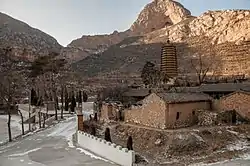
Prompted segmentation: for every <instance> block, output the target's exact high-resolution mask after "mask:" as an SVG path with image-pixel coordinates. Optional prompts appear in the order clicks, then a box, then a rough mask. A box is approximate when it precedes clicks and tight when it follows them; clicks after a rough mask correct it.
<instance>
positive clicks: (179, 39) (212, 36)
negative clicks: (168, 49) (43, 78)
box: [74, 0, 250, 77]
mask: <svg viewBox="0 0 250 166" xmlns="http://www.w3.org/2000/svg"><path fill="white" fill-rule="evenodd" d="M157 2H158V3H157ZM159 2H161V3H159ZM169 2H173V1H171V0H165V1H164V0H159V1H156V0H155V1H153V2H152V3H153V5H152V3H151V4H149V5H147V6H146V7H145V9H143V11H142V13H141V14H140V15H139V17H138V19H137V20H136V21H135V23H134V25H138V23H139V22H140V23H142V24H141V25H142V27H145V26H144V25H150V24H151V22H154V21H155V20H156V19H155V18H157V17H156V16H157V15H158V14H157V12H158V11H159V10H157V11H156V10H152V11H153V12H152V13H155V12H156V14H155V15H154V14H152V13H151V14H149V15H145V14H143V13H147V12H145V11H147V10H149V7H150V6H152V7H153V8H156V6H157V4H158V5H159V6H158V8H159V9H160V8H162V3H165V5H166V7H164V10H167V11H171V10H168V6H169V8H171V5H169ZM155 5H156V6H155ZM179 7H181V6H179ZM182 9H183V11H185V12H183V13H186V15H184V14H181V15H182V16H183V15H184V16H183V17H182V18H183V19H179V21H176V22H173V24H172V25H168V26H165V27H163V28H162V27H161V26H159V27H158V29H157V28H155V29H154V30H153V31H152V32H149V33H145V34H142V35H141V37H138V38H135V37H130V38H127V39H124V40H123V41H122V42H120V43H118V44H116V45H113V46H111V47H109V48H108V49H107V50H106V51H104V52H102V53H99V54H96V55H93V56H89V57H87V58H86V59H83V60H82V61H79V62H77V63H75V64H74V67H75V68H76V69H77V70H78V71H79V72H81V73H82V74H83V75H91V76H110V77H113V76H114V75H115V74H116V75H117V76H118V77H122V75H139V74H140V69H141V68H142V67H143V65H144V64H145V62H146V61H148V60H150V61H153V62H155V63H157V64H159V62H160V51H161V50H160V46H161V45H162V44H163V43H165V42H166V41H167V40H168V39H170V41H171V42H173V43H175V44H176V46H177V49H178V63H179V72H180V73H181V74H187V73H194V69H193V68H192V66H191V59H197V57H198V56H199V55H200V56H202V57H203V59H204V60H206V62H207V63H208V64H207V65H208V66H209V65H210V67H209V68H210V74H215V73H216V74H222V75H238V74H247V75H250V67H249V64H250V59H249V57H250V49H249V48H250V42H249V41H250V28H249V27H250V10H225V11H208V12H205V13H204V14H202V15H201V16H199V17H192V16H191V15H190V14H189V12H188V11H187V10H185V8H184V7H183V8H182ZM176 10H178V11H180V10H179V9H176ZM162 12H163V11H162ZM143 16H144V17H143ZM150 16H152V17H150ZM159 18H161V17H159ZM159 20H161V19H159ZM177 20H178V19H177ZM134 25H132V27H135V26H134ZM155 25H157V23H156V24H155ZM139 29H141V28H139ZM150 29H151V28H149V29H148V30H145V32H148V31H149V30H150ZM142 32H143V31H142Z"/></svg>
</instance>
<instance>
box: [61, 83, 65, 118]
mask: <svg viewBox="0 0 250 166" xmlns="http://www.w3.org/2000/svg"><path fill="white" fill-rule="evenodd" d="M63 91H64V88H63V86H61V103H62V105H61V119H63V106H64V100H63V98H64V96H63V95H64V94H63Z"/></svg>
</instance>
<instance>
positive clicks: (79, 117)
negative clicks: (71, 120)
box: [77, 110, 83, 131]
mask: <svg viewBox="0 0 250 166" xmlns="http://www.w3.org/2000/svg"><path fill="white" fill-rule="evenodd" d="M77 123H78V124H77V130H79V131H83V114H82V111H81V110H78V111H77Z"/></svg>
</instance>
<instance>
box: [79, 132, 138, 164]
mask: <svg viewBox="0 0 250 166" xmlns="http://www.w3.org/2000/svg"><path fill="white" fill-rule="evenodd" d="M77 141H78V144H79V145H80V146H81V147H83V148H84V149H87V150H89V151H91V152H93V153H95V154H97V155H99V156H101V157H103V158H105V159H108V160H110V161H112V162H114V163H116V164H119V165H122V166H132V165H133V163H134V162H135V153H134V151H129V150H128V149H127V148H122V147H121V146H118V145H116V144H113V143H111V142H107V141H105V140H103V139H101V138H97V137H94V136H92V135H90V134H87V133H84V132H81V131H78V132H77Z"/></svg>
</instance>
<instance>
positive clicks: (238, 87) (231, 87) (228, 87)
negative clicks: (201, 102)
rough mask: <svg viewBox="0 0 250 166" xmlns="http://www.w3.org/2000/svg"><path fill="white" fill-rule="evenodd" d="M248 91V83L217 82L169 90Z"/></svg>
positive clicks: (249, 88)
mask: <svg viewBox="0 0 250 166" xmlns="http://www.w3.org/2000/svg"><path fill="white" fill-rule="evenodd" d="M236 91H248V92H250V84H248V83H219V84H202V85H201V86H199V87H198V86H197V87H173V88H171V89H170V91H169V92H191V93H194V92H204V93H206V92H236Z"/></svg>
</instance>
